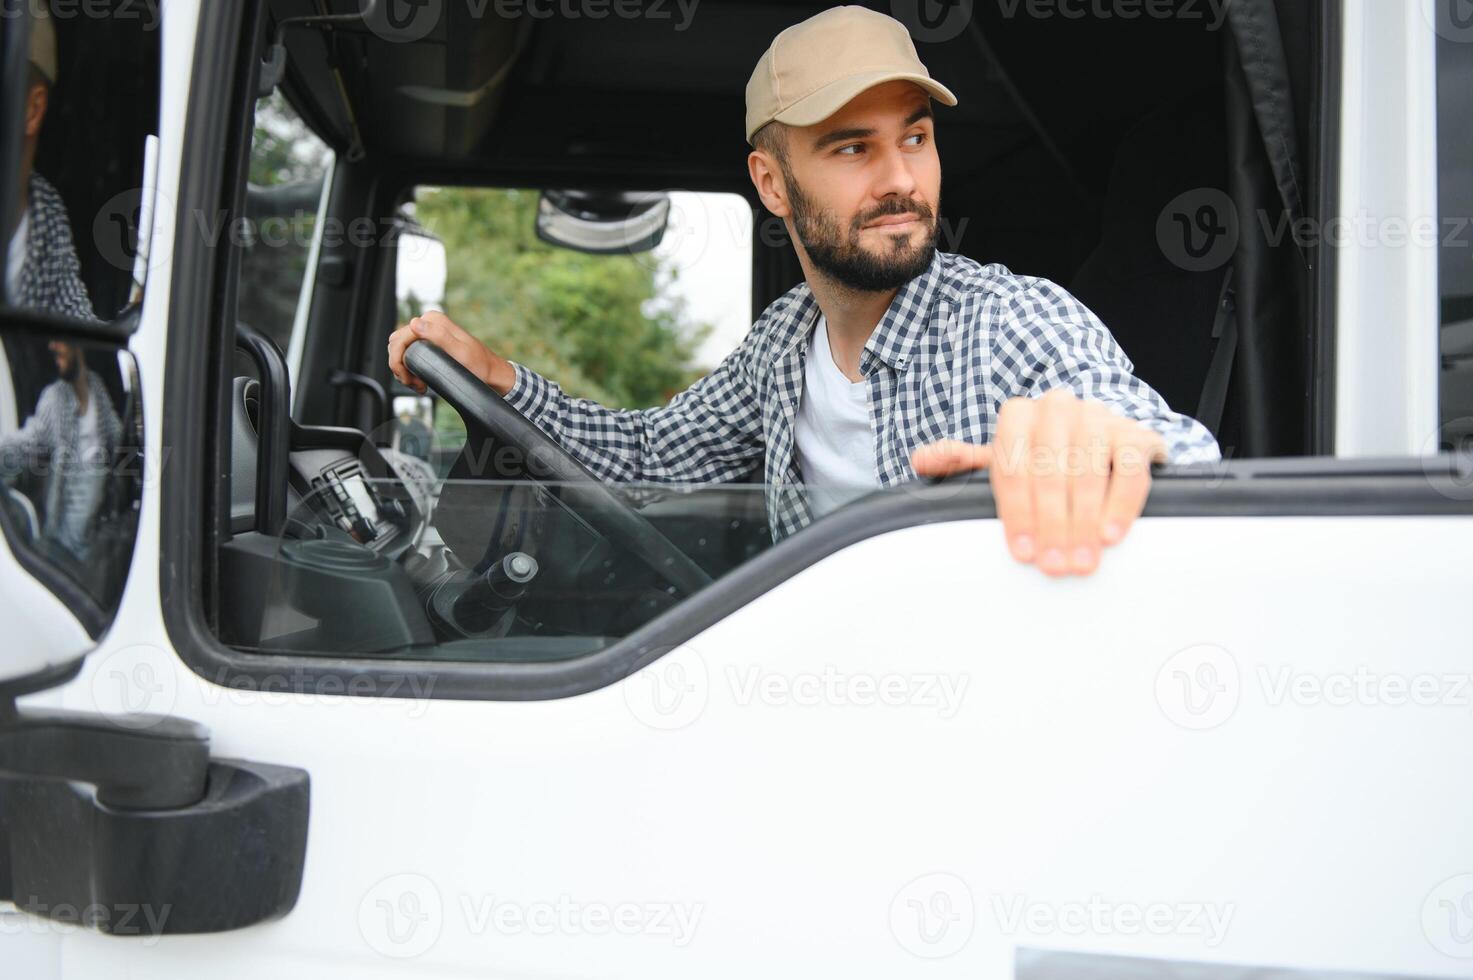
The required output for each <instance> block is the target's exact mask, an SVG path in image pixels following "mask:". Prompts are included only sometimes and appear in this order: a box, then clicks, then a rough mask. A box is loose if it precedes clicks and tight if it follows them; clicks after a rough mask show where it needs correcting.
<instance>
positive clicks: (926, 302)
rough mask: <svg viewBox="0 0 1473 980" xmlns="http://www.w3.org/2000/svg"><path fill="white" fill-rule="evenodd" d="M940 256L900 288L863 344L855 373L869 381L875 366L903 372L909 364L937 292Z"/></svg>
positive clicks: (925, 326)
mask: <svg viewBox="0 0 1473 980" xmlns="http://www.w3.org/2000/svg"><path fill="white" fill-rule="evenodd" d="M941 266H942V253H941V251H940V250H939V249H937V250H936V251H935V252H934V253H933V254H932V255H931V264H930V265H929V266H927V267H926V271H925V272H923V273H921V274H920V275H918V276H916V277H915V278H914V279H912V280H911V281H910V282H908V283H906V284H905V285H904V286H902V287H900V292H898V293H896V294H895V299H894V300H892V301H891V303H890V308H889V309H888V310H886V311H885V315H884V316H883V317H881V318H880V323H879V326H877V327H875V330H874V333H872V334H870V336H869V340H868V341H866V342H865V345H864V352H863V353H862V354H860V356H859V373H860V374H863V375H864V376H865V377H869V375H870V372H871V371H873V370H874V368H875V365H876V362H878V363H880V364H884V365H885V366H886V367H888V368H890V369H891V370H894V371H903V370H905V366H906V365H907V364H909V363H910V360H911V351H912V350H914V349H915V346H916V344H917V342H919V341H920V339H921V338H922V337H923V336H925V334H926V328H927V327H928V326H929V325H930V321H931V310H932V308H933V307H934V306H935V301H936V292H937V288H938V287H939V286H940V284H941V276H942V269H941Z"/></svg>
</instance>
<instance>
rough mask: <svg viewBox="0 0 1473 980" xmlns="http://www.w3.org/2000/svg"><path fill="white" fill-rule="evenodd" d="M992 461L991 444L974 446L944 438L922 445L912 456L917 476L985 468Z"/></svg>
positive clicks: (938, 475)
mask: <svg viewBox="0 0 1473 980" xmlns="http://www.w3.org/2000/svg"><path fill="white" fill-rule="evenodd" d="M991 462H992V449H991V447H989V446H974V445H972V444H971V443H967V442H957V441H956V440H955V439H943V440H942V441H940V442H933V443H931V444H930V445H929V446H922V447H921V448H920V449H917V450H916V451H915V452H914V453H912V454H911V457H910V465H911V466H912V467H914V468H915V471H916V475H917V476H927V477H941V476H951V475H952V474H953V473H963V472H966V471H968V470H983V469H986V468H987V467H988V465H989V464H991Z"/></svg>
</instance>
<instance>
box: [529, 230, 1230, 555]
mask: <svg viewBox="0 0 1473 980" xmlns="http://www.w3.org/2000/svg"><path fill="white" fill-rule="evenodd" d="M818 316H819V310H818V303H817V301H816V300H815V299H814V297H813V293H812V291H811V290H810V289H809V288H808V286H807V284H806V283H804V284H800V285H798V286H796V287H794V288H793V289H792V290H790V291H789V292H788V293H786V294H785V295H784V296H782V297H781V298H780V299H778V300H777V301H776V302H774V303H773V304H772V305H771V306H769V307H768V308H767V309H766V310H765V311H764V312H763V313H762V316H761V317H759V318H758V320H757V322H756V323H755V324H754V325H753V326H752V329H751V330H750V331H749V332H748V334H747V336H746V339H744V340H743V341H742V343H741V345H740V346H739V347H737V349H736V350H735V351H733V352H732V353H731V354H729V355H728V356H727V357H726V359H725V360H723V361H722V362H721V364H720V366H718V367H717V368H716V370H714V371H712V372H711V373H710V374H708V375H707V376H706V377H704V378H702V379H701V380H700V381H698V382H696V383H695V384H694V385H692V386H691V387H690V388H688V389H686V390H685V391H683V392H681V393H680V394H679V395H676V396H675V398H674V399H672V400H671V402H670V404H669V405H666V406H665V407H664V408H652V409H644V410H620V411H616V410H612V409H608V408H605V407H603V406H602V405H599V404H596V403H595V402H591V401H588V400H586V399H579V398H571V397H569V396H568V395H567V394H566V393H564V392H563V390H562V389H561V388H560V387H559V386H558V385H557V384H556V383H554V382H552V381H549V380H547V379H546V378H543V377H541V376H540V375H538V374H536V373H535V372H533V371H530V370H528V369H527V368H525V367H523V366H522V365H520V364H517V365H515V367H516V383H515V385H513V387H512V389H511V391H510V393H509V394H508V395H507V400H508V401H509V402H510V403H511V405H512V406H513V407H514V408H516V409H518V410H519V411H521V412H522V414H524V415H526V416H527V418H529V419H531V420H532V421H533V422H535V423H536V424H537V425H538V426H539V427H541V428H542V429H543V431H545V432H547V434H548V435H550V436H552V438H554V439H556V440H557V441H558V442H559V443H560V444H561V445H562V446H563V447H564V448H566V449H567V450H568V451H569V452H570V453H572V454H573V455H574V456H575V457H576V458H577V459H579V460H580V461H581V462H582V463H583V464H584V465H585V466H587V467H588V468H589V469H590V470H591V471H592V472H593V473H594V474H595V475H596V476H598V477H600V478H601V479H605V480H611V481H618V482H640V483H686V484H689V483H715V482H731V481H736V480H741V479H743V478H749V477H750V476H752V475H754V473H755V471H756V468H757V466H758V464H759V462H760V464H761V467H762V472H763V474H764V475H765V483H766V486H767V490H766V493H767V513H768V516H769V520H770V522H771V524H772V532H773V536H774V538H781V537H783V536H785V535H787V534H790V533H792V532H793V531H796V530H798V529H799V528H801V527H803V526H804V525H806V524H807V523H808V522H809V521H810V520H811V519H812V512H811V510H810V508H809V506H808V502H807V499H806V494H805V493H804V492H803V490H802V486H801V484H802V474H801V473H800V472H799V469H798V464H797V461H796V460H795V459H794V455H793V420H794V418H795V417H796V415H797V411H798V401H799V399H800V398H801V397H802V394H803V365H804V359H805V358H806V356H807V354H808V343H809V338H810V337H811V336H812V333H813V328H814V325H815V324H816V323H817V322H818ZM859 370H860V373H861V374H862V375H864V377H865V378H867V379H868V381H869V403H870V426H871V429H872V430H873V432H874V436H875V473H876V476H877V478H878V481H879V484H880V486H882V487H889V486H894V485H896V484H899V483H903V482H905V481H908V480H913V479H915V471H914V470H913V469H912V468H911V465H910V456H911V453H912V452H913V451H914V450H916V449H918V448H920V447H921V446H924V445H927V444H928V443H932V442H936V441H937V440H939V439H959V440H962V441H964V442H970V443H977V444H983V443H987V442H988V441H990V440H991V439H992V434H993V431H994V428H995V427H996V425H997V414H998V410H999V409H1000V408H1001V407H1002V404H1003V402H1005V401H1007V400H1008V399H1010V398H1036V397H1038V396H1040V395H1042V394H1044V393H1045V392H1047V391H1050V390H1052V389H1054V388H1067V389H1070V390H1072V391H1073V392H1074V393H1075V394H1076V395H1078V396H1079V397H1081V398H1089V399H1094V400H1096V401H1099V402H1103V403H1104V404H1106V405H1108V406H1109V407H1110V408H1112V409H1114V410H1115V411H1116V412H1118V413H1120V414H1121V415H1124V416H1126V417H1128V418H1133V419H1136V420H1138V421H1140V422H1142V423H1144V424H1145V425H1147V426H1149V427H1150V428H1152V429H1155V430H1156V431H1157V432H1159V433H1161V435H1162V436H1163V437H1164V438H1165V440H1166V445H1167V451H1168V453H1169V455H1170V459H1171V462H1173V463H1192V462H1210V461H1213V460H1217V459H1219V458H1220V453H1219V451H1218V448H1217V441H1216V440H1215V439H1213V437H1212V434H1211V433H1210V432H1208V431H1207V429H1206V428H1205V427H1204V426H1203V425H1202V424H1201V423H1199V422H1197V421H1195V420H1193V419H1190V418H1188V417H1187V416H1185V415H1181V414H1178V413H1176V412H1173V411H1172V410H1171V409H1170V408H1168V407H1167V405H1166V402H1165V401H1164V400H1163V399H1162V398H1161V396H1160V395H1158V394H1157V393H1156V392H1155V391H1154V390H1152V388H1151V387H1150V386H1149V385H1147V384H1146V383H1145V382H1143V381H1141V380H1140V379H1139V378H1137V377H1135V376H1134V374H1132V370H1133V367H1132V365H1131V362H1130V359H1129V358H1128V357H1126V356H1125V352H1124V351H1122V350H1121V349H1120V346H1119V344H1117V343H1116V342H1115V338H1114V337H1112V336H1111V335H1110V331H1109V330H1108V329H1106V328H1105V325H1104V324H1102V323H1101V322H1100V320H1099V318H1098V317H1096V316H1095V315H1094V314H1093V313H1091V312H1090V311H1089V310H1088V309H1086V308H1085V307H1084V305H1083V304H1082V303H1080V302H1079V301H1078V300H1076V299H1075V298H1074V297H1073V296H1070V295H1069V293H1068V292H1066V291H1065V290H1064V289H1063V288H1061V287H1059V286H1057V285H1055V284H1054V283H1052V282H1049V281H1047V280H1045V279H1035V278H1029V277H1026V276H1016V275H1013V274H1012V273H1011V272H1009V271H1008V270H1007V269H1006V268H1004V267H1003V266H1001V265H985V266H984V265H979V264H978V263H976V262H974V261H972V260H971V259H968V258H966V257H965V256H961V255H951V254H947V253H944V252H937V253H936V255H935V257H934V258H933V259H932V261H931V265H930V267H929V268H928V269H927V270H926V272H925V273H923V274H922V275H920V276H918V277H917V278H915V279H913V280H911V281H910V282H909V283H907V284H906V285H905V286H904V287H903V288H901V290H900V292H899V293H898V294H897V295H896V297H895V300H894V301H893V302H892V303H891V304H890V308H889V310H888V311H887V312H886V313H885V316H884V318H883V319H881V320H880V323H879V325H878V326H877V327H876V328H875V331H874V333H873V334H872V335H871V336H870V339H869V342H868V343H866V344H865V347H864V352H863V354H862V355H861V356H860V361H859Z"/></svg>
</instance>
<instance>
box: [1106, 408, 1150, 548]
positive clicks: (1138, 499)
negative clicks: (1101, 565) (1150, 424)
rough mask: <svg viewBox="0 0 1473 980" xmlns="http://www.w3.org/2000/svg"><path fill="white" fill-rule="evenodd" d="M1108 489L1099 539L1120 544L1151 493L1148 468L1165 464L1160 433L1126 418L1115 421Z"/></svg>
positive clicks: (1109, 543) (1111, 543) (1110, 543)
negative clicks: (1157, 464) (1154, 464)
mask: <svg viewBox="0 0 1473 980" xmlns="http://www.w3.org/2000/svg"><path fill="white" fill-rule="evenodd" d="M1112 444H1113V445H1112V454H1111V455H1112V458H1111V463H1110V489H1109V493H1108V494H1107V496H1106V498H1105V506H1104V518H1103V522H1102V523H1101V525H1100V537H1101V539H1102V540H1103V541H1104V543H1105V544H1108V545H1113V544H1119V543H1120V541H1121V540H1122V539H1124V537H1125V535H1126V534H1128V533H1129V532H1130V528H1131V525H1132V524H1134V523H1135V520H1136V518H1137V517H1140V515H1141V511H1142V510H1144V509H1145V506H1146V498H1147V497H1148V496H1149V495H1150V492H1151V465H1152V464H1153V463H1163V462H1165V461H1166V441H1165V440H1164V439H1162V438H1161V436H1160V434H1159V433H1156V432H1153V431H1151V430H1150V429H1147V428H1146V427H1145V426H1143V425H1140V424H1138V423H1135V422H1132V421H1130V420H1128V419H1117V420H1116V425H1115V430H1114V433H1113V438H1112Z"/></svg>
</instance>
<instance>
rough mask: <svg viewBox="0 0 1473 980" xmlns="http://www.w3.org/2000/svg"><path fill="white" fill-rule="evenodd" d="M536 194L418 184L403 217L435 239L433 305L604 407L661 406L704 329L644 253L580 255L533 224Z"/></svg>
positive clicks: (683, 381) (681, 383)
mask: <svg viewBox="0 0 1473 980" xmlns="http://www.w3.org/2000/svg"><path fill="white" fill-rule="evenodd" d="M537 201H538V193H537V192H536V191H526V190H501V189H465V188H438V189H433V188H425V189H421V190H420V192H419V193H418V195H417V197H416V204H415V218H416V219H417V220H418V221H419V222H420V224H422V225H423V226H424V227H425V228H426V229H428V230H429V231H430V232H431V233H433V234H434V235H435V236H437V237H438V238H439V239H440V240H441V241H443V242H444V243H445V251H446V282H445V312H446V313H447V314H449V315H450V316H451V317H453V318H454V319H455V321H456V322H457V323H459V324H461V325H462V326H464V327H465V328H466V330H468V331H470V332H471V333H472V334H474V335H475V336H476V337H477V338H478V339H479V340H481V341H482V342H484V343H486V344H487V345H488V346H490V347H491V348H492V349H494V350H496V351H497V352H498V353H500V354H502V355H503V356H505V357H509V358H511V359H513V360H516V361H518V362H520V363H523V364H525V365H527V366H528V367H529V368H531V369H533V370H534V371H537V372H538V373H540V374H543V375H546V376H547V377H549V378H552V379H554V380H556V381H557V382H558V383H559V384H561V385H562V386H563V388H564V389H565V390H567V391H568V393H569V394H571V395H574V396H575V397H582V398H591V399H594V400H595V401H598V402H600V403H602V404H604V405H607V406H609V407H611V408H647V407H652V406H657V405H662V404H664V403H665V402H667V401H668V400H669V399H670V398H671V396H673V395H674V394H676V393H677V392H679V391H680V390H682V389H683V388H685V387H687V386H688V385H689V384H690V383H691V382H693V381H694V380H696V378H697V377H699V376H700V373H701V372H700V371H699V370H698V369H697V368H696V366H695V356H696V351H697V349H698V348H699V346H700V343H701V341H702V340H703V339H704V338H705V336H706V334H707V333H708V332H709V331H710V327H709V326H707V325H704V324H697V323H694V322H692V321H691V320H690V317H689V315H688V314H687V311H686V309H685V307H684V304H683V303H682V302H681V300H680V299H679V297H677V296H673V295H671V294H670V291H669V289H668V286H667V288H665V289H661V288H660V287H661V284H662V283H666V284H668V282H670V281H672V279H673V275H674V272H673V270H671V269H669V268H667V267H663V266H661V265H660V263H658V262H657V261H656V260H654V259H653V258H652V257H650V256H642V257H635V256H630V255H587V254H584V253H582V252H575V251H572V250H569V249H563V248H557V247H554V246H550V245H548V244H546V243H545V242H543V241H541V240H540V239H539V238H538V237H537V233H536V224H535V222H536V215H537Z"/></svg>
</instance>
